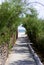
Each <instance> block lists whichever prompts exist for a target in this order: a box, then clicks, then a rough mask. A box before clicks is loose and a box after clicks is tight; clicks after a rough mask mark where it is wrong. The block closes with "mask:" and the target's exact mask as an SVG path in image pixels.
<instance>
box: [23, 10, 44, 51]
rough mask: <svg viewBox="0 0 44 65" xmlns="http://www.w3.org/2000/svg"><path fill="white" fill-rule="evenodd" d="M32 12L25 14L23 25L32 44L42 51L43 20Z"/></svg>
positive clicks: (43, 36)
mask: <svg viewBox="0 0 44 65" xmlns="http://www.w3.org/2000/svg"><path fill="white" fill-rule="evenodd" d="M30 11H31V10H30ZM33 11H34V10H33ZM34 12H35V11H34ZM34 12H32V11H31V16H30V14H27V15H26V17H25V19H24V22H23V26H24V27H25V28H26V31H27V35H28V37H29V39H30V40H31V42H33V44H34V46H36V48H38V49H39V50H42V51H44V20H42V19H38V17H37V15H36V13H34ZM35 15H36V16H35Z"/></svg>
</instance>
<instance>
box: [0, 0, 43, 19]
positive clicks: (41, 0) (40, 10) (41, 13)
mask: <svg viewBox="0 0 44 65" xmlns="http://www.w3.org/2000/svg"><path fill="white" fill-rule="evenodd" d="M3 1H4V0H0V3H1V2H3ZM35 1H37V2H40V3H42V4H44V0H27V3H29V2H35ZM30 5H32V6H34V7H35V8H36V10H37V12H38V14H39V15H38V17H39V18H42V19H43V18H44V6H42V5H40V4H37V3H33V4H30Z"/></svg>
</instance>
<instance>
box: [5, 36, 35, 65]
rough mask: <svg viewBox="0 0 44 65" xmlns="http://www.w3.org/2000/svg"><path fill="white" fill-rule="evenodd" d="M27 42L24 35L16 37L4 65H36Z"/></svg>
mask: <svg viewBox="0 0 44 65" xmlns="http://www.w3.org/2000/svg"><path fill="white" fill-rule="evenodd" d="M27 43H28V40H27V38H26V37H25V36H24V37H20V38H18V40H17V41H16V45H14V47H13V48H12V51H11V53H10V54H9V57H8V59H7V61H6V63H5V65H36V62H35V60H34V59H33V56H32V54H31V53H30V51H29V49H28V47H27Z"/></svg>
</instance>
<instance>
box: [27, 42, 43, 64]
mask: <svg viewBox="0 0 44 65" xmlns="http://www.w3.org/2000/svg"><path fill="white" fill-rule="evenodd" d="M27 45H28V48H29V50H30V52H31V53H32V56H33V58H34V60H35V62H36V64H37V65H43V63H42V62H41V60H40V58H39V57H38V55H37V54H36V52H35V51H34V50H33V48H32V46H31V45H30V43H28V44H27Z"/></svg>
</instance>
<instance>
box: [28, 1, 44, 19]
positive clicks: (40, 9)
mask: <svg viewBox="0 0 44 65" xmlns="http://www.w3.org/2000/svg"><path fill="white" fill-rule="evenodd" d="M35 1H36V2H40V3H42V4H43V5H44V0H28V3H29V2H35ZM31 5H33V6H34V7H35V8H36V9H37V11H38V14H39V18H44V6H42V5H40V4H37V3H35V4H34V3H33V4H31Z"/></svg>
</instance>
